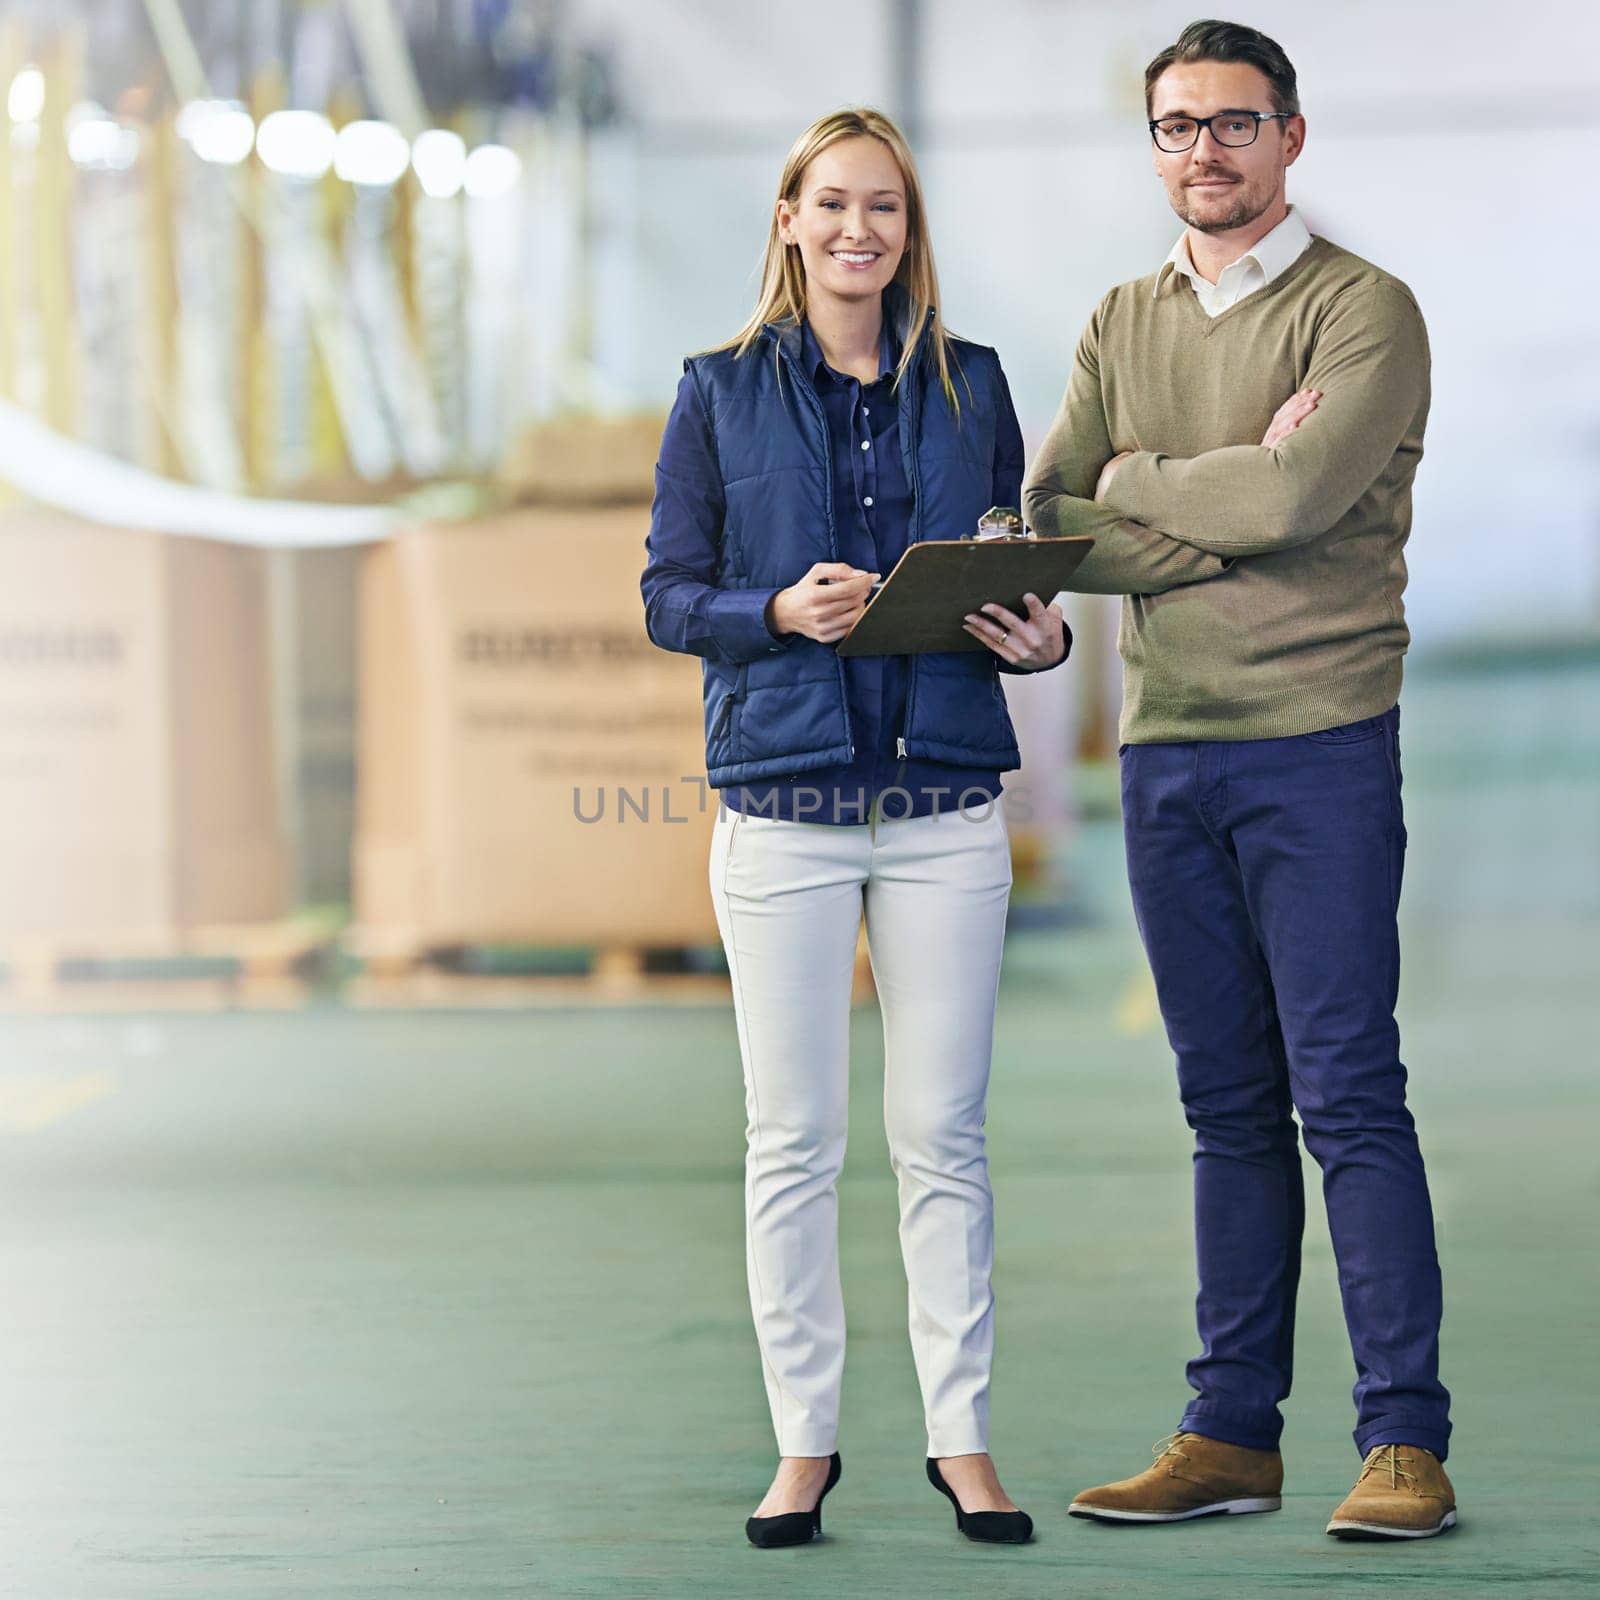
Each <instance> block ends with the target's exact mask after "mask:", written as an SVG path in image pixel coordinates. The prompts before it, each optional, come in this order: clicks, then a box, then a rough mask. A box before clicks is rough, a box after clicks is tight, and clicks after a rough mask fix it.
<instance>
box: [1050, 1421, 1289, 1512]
mask: <svg viewBox="0 0 1600 1600" xmlns="http://www.w3.org/2000/svg"><path fill="white" fill-rule="evenodd" d="M1155 1450H1156V1459H1155V1464H1154V1465H1153V1466H1150V1467H1148V1468H1146V1469H1145V1471H1143V1472H1141V1473H1140V1474H1139V1476H1138V1477H1136V1478H1124V1479H1122V1480H1121V1482H1119V1483H1107V1484H1103V1485H1102V1486H1101V1487H1100V1488H1098V1489H1085V1490H1084V1491H1083V1493H1082V1494H1080V1495H1079V1496H1078V1498H1077V1499H1076V1500H1074V1501H1073V1502H1072V1504H1071V1505H1070V1506H1068V1507H1067V1514H1068V1516H1073V1517H1094V1518H1096V1519H1098V1520H1099V1521H1102V1522H1185V1521H1187V1520H1188V1519H1189V1518H1190V1517H1213V1516H1219V1515H1223V1514H1228V1515H1232V1516H1238V1515H1240V1514H1241V1513H1243V1512H1247V1511H1276V1510H1277V1509H1278V1508H1279V1507H1280V1506H1281V1505H1282V1504H1283V1500H1282V1498H1281V1496H1282V1491H1283V1457H1282V1456H1281V1455H1279V1454H1278V1452H1277V1451H1276V1450H1246V1449H1245V1448H1244V1447H1243V1446H1242V1445H1237V1444H1224V1443H1223V1442H1222V1441H1221V1440H1220V1439H1208V1438H1206V1437H1205V1435H1204V1434H1199V1433H1175V1434H1173V1435H1171V1436H1170V1437H1169V1438H1166V1439H1163V1440H1162V1441H1161V1442H1160V1443H1159V1444H1158V1445H1157V1446H1156V1447H1155Z"/></svg>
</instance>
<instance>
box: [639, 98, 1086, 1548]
mask: <svg viewBox="0 0 1600 1600" xmlns="http://www.w3.org/2000/svg"><path fill="white" fill-rule="evenodd" d="M937 304H938V302H937V280H936V277H935V273H934V263H933V251H932V247H931V245H930V243H929V238H928V228H927V223H926V220H925V215H924V211H923V204H922V194H921V189H920V187H919V185H918V182H917V174H916V168H915V165H914V164H913V161H912V158H911V152H910V150H909V149H908V148H907V146H906V142H905V140H904V138H903V137H902V136H901V134H900V132H899V130H898V129H896V128H895V126H894V125H893V124H892V123H891V122H890V121H889V120H888V119H887V118H886V117H884V116H882V115H881V114H879V113H878V112H875V111H844V112H837V113H834V114H832V115H830V116H827V117H824V118H822V119H821V120H820V121H818V122H816V123H815V124H813V125H812V126H811V127H810V128H808V129H807V130H806V132H805V133H803V134H802V135H801V136H800V138H799V140H798V141H797V142H796V144H795V146H794V148H793V149H792V150H791V151H790V152H789V158H788V161H787V163H786V164H785V166H784V170H783V177H782V181H781V183H780V186H779V192H778V199H777V203H776V205H775V206H774V208H773V217H772V225H771V230H770V233H769V236H768V240H767V251H766V263H765V270H764V273H763V280H762V286H761V297H760V303H759V305H758V307H757V309H756V311H755V314H754V315H753V316H752V317H751V319H750V321H749V322H748V323H747V324H746V325H745V327H744V328H743V329H742V330H741V331H740V333H739V334H738V335H737V336H736V337H735V338H734V339H732V340H731V341H730V342H729V343H728V344H726V345H724V346H722V347H720V348H719V349H716V350H713V351H710V352H707V353H706V354H704V355H700V356H695V357H691V358H690V359H689V360H688V361H687V362H685V364H684V367H685V372H684V378H683V380H682V382H681V383H680V385H679V388H678V397H677V402H676V404H675V406H674V407H673V410H672V414H671V416H670V418H669V419H668V422H667V427H666V431H665V435H664V437H663V439H662V443H661V457H660V461H659V464H658V467H657V477H656V499H655V506H654V510H653V515H652V520H651V531H650V537H649V544H648V551H649V563H648V565H647V567H646V569H645V573H644V578H643V582H642V590H643V594H644V600H645V609H646V619H647V627H648V629H649V632H650V637H651V638H652V639H653V640H654V641H655V642H656V643H657V644H658V645H661V646H662V647H664V648H666V649H669V650H685V651H692V652H693V653H695V654H696V655H699V656H701V657H703V658H704V679H705V714H706V736H707V737H706V759H707V766H708V769H709V774H710V781H711V783H712V785H713V786H715V787H716V788H718V789H720V790H722V791H723V795H722V799H723V806H722V808H721V809H719V814H718V818H717V824H716V830H715V834H714V840H713V845H712V854H711V889H712V896H713V899H714V900H715V902H716V909H717V919H718V925H719V928H720V930H721V933H722V938H723V943H724V946H725V947H726V950H727V956H728V967H729V971H730V973H731V974H732V979H733V993H734V1004H735V1011H736V1015H737V1021H738V1030H739V1044H740V1052H741V1055H742V1057H743V1062H744V1074H745V1089H746V1110H747V1113H748V1131H747V1140H748V1148H747V1159H746V1181H745V1202H746V1219H747V1264H748V1271H749V1281H750V1298H751V1306H752V1309H753V1311H754V1315H755V1324H756V1335H757V1340H758V1343H759V1345H760V1349H761V1357H762V1366H763V1372H764V1376H765V1381H766V1388H767V1397H768V1401H769V1403H770V1406H771V1410H772V1421H773V1428H774V1430H775V1432H776V1434H777V1440H778V1451H779V1456H780V1461H779V1466H778V1472H777V1475H776V1477H775V1478H774V1479H773V1481H772V1486H771V1488H770V1489H768V1491H767V1494H766V1497H765V1499H763V1500H762V1502H761V1504H760V1505H759V1506H758V1507H757V1508H756V1513H755V1515H754V1516H753V1517H751V1518H750V1520H749V1521H748V1522H747V1524H746V1532H747V1534H748V1536H749V1538H750V1540H751V1542H752V1543H755V1544H757V1545H762V1546H772V1545H778V1544H797V1543H801V1542H803V1541H804V1540H807V1539H810V1538H812V1537H814V1536H815V1535H816V1534H817V1533H819V1532H820V1531H821V1503H822V1498H823V1496H824V1495H826V1494H827V1493H828V1491H829V1490H830V1489H831V1488H832V1487H833V1485H834V1484H835V1483H836V1482H837V1481H838V1477H839V1471H840V1459H839V1456H838V1453H837V1451H836V1449H835V1442H836V1435H837V1431H838V1420H839V1381H840V1375H841V1372H842V1369H843V1363H844V1310H843V1305H842V1302H841V1298H840V1289H839V1268H838V1250H837V1208H836V1192H835V1183H836V1180H837V1178H838V1175H839V1171H840V1168H841V1166H842V1163H843V1160H844V1148H845V1112H846V1101H847V1083H848V1062H847V1046H848V1031H849V1009H850V986H851V972H852V963H853V958H854V952H855V947H856V937H857V933H858V930H859V927H860V923H861V918H862V914H863V909H864V910H865V916H866V925H867V937H868V942H869V945H870V947H871V955H872V964H873V971H874V973H875V975H876V978H877V983H878V992H879V996H880V1000H881V1004H882V1009H883V1019H884V1047H885V1075H884V1121H885V1124H886V1130H887V1133H888V1139H889V1150H890V1158H891V1162H892V1165H893V1168H894V1171H895V1173H896V1175H897V1177H898V1180H899V1194H900V1237H901V1247H902V1252H903V1256H904V1260H905V1267H906V1277H907V1281H908V1284H909V1288H910V1308H911V1310H910V1319H911V1343H912V1350H913V1354H914V1357H915V1361H916V1367H917V1375H918V1378H919V1380H920V1383H921V1386H922V1394H923V1401H924V1409H925V1413H926V1422H927V1430H928V1461H927V1474H928V1477H929V1480H930V1482H932V1483H933V1485H934V1487H935V1488H937V1489H939V1490H940V1492H941V1493H943V1494H945V1495H946V1496H947V1497H948V1498H950V1499H951V1500H952V1502H953V1503H954V1504H955V1506H956V1521H957V1525H958V1527H960V1528H961V1529H962V1531H963V1532H965V1533H966V1534H967V1535H968V1536H969V1537H972V1538H976V1539H983V1540H989V1541H1003V1542H1009V1543H1016V1542H1021V1541H1023V1540H1025V1539H1027V1538H1028V1537H1029V1536H1030V1534H1031V1531H1032V1523H1031V1521H1030V1520H1029V1518H1028V1517H1027V1515H1026V1513H1024V1512H1021V1511H1018V1510H1017V1508H1016V1506H1015V1505H1014V1504H1013V1503H1012V1502H1011V1500H1010V1499H1008V1498H1007V1496H1006V1494H1005V1491H1004V1490H1003V1489H1002V1488H1001V1487H1000V1482H999V1479H998V1477H997V1476H996V1474H995V1470H994V1466H993V1464H992V1462H991V1461H990V1459H989V1455H988V1438H987V1426H988V1392H989V1367H990V1357H991V1351H992V1346H993V1296H992V1294H991V1291H990V1283H989V1280H990V1267H991V1258H992V1254H993V1243H992V1242H993V1218H992V1202H991V1197H990V1190H989V1178H988V1169H987V1165H986V1161H985V1157H984V1136H983V1119H984V1097H985V1093H986V1089H987V1085H988V1076H989V1060H990V1051H991V1046H992V1038H993V1028H994V1008H995V994H996V988H997V984H998V980H999V968H1000V947H1001V941H1002V938H1003V935H1004V930H1005V918H1006V905H1007V899H1008V896H1009V892H1010V886H1011V864H1010V852H1009V848H1008V843H1007V838H1006V831H1005V824H1004V821H1003V818H1002V816H1001V813H1000V810H999V807H998V805H997V803H996V802H997V798H998V796H999V793H1000V773H1001V772H1002V771H1003V770H1006V769H1009V768H1012V767H1015V766H1016V765H1017V763H1018V754H1017V747H1016V738H1015V735H1014V733H1013V731H1012V727H1011V722H1010V718H1009V717H1008V715H1007V713H1006V707H1005V700H1004V697H1003V696H1002V694H1001V691H1000V684H999V680H998V677H997V672H998V671H999V670H1002V669H1004V670H1011V671H1033V670H1038V669H1041V668H1046V667H1051V666H1054V665H1056V664H1057V663H1058V662H1060V661H1062V660H1064V659H1065V656H1066V652H1067V648H1068V644H1069V640H1068V638H1067V635H1066V632H1065V629H1064V626H1063V623H1062V619H1061V612H1060V609H1059V607H1056V606H1053V605H1052V606H1050V607H1048V608H1047V607H1045V606H1044V605H1043V604H1042V603H1041V602H1040V601H1039V599H1038V597H1036V596H1033V595H1029V596H1028V600H1027V604H1028V615H1027V616H1026V617H1019V616H1015V615H1013V614H1012V613H1011V612H1009V611H1007V610H1005V609H1004V608H1003V607H1000V606H998V605H989V606H985V607H984V608H983V613H982V614H980V613H973V614H972V615H970V616H969V617H968V618H967V621H966V627H967V631H968V632H970V633H971V634H973V636H974V637H975V638H978V639H980V640H982V641H983V642H984V643H985V644H986V645H987V646H988V648H989V652H990V653H988V654H986V653H984V652H982V651H978V650H973V651H968V652H947V653H938V654H926V655H920V656H911V657H872V656H857V657H840V656H839V655H838V654H837V653H836V650H835V646H836V644H837V642H838V641H839V640H840V639H841V638H842V637H843V636H844V635H845V633H846V632H848V630H849V629H850V628H851V627H852V626H853V624H854V623H855V621H856V619H857V618H858V617H859V616H860V615H861V612H862V610H863V608H864V606H865V603H866V599H867V596H868V592H869V589H870V586H871V584H872V583H873V582H874V581H875V580H876V579H877V578H878V577H879V576H880V575H881V574H883V573H887V572H889V571H890V570H891V569H892V567H893V565H894V563H895V561H896V560H898V558H899V556H900V554H901V553H902V552H903V551H904V549H905V548H906V546H907V545H908V544H909V543H910V542H912V541H913V540H916V539H920V538H923V537H925V536H926V537H933V538H953V537H957V536H959V535H960V534H962V533H970V532H971V531H972V530H973V529H974V527H975V526H976V523H977V520H978V518H979V516H980V515H981V514H982V513H983V511H984V510H985V509H986V508H987V507H989V506H990V505H991V504H993V503H996V502H999V503H1003V504H1008V505H1015V504H1017V503H1018V497H1019V493H1020V488H1021V479H1022V469H1023V456H1022V438H1021V433H1020V430H1019V429H1018V427H1017V421H1016V416H1015V413H1014V412H1013V410H1012V406H1011V398H1010V394H1009V392H1008V390H1007V388H1006V382H1005V377H1004V375H1003V374H1002V372H1001V370H1000V363H999V360H998V358H997V357H996V356H995V354H994V352H993V351H992V350H988V349H985V348H983V347H981V346H978V345H973V344H968V343H966V342H964V341H962V340H958V339H955V338H954V337H953V336H951V335H950V334H948V333H947V332H946V331H945V329H944V326H943V324H942V322H941V321H940V318H939V312H938V309H937Z"/></svg>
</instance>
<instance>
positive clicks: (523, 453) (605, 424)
mask: <svg viewBox="0 0 1600 1600" xmlns="http://www.w3.org/2000/svg"><path fill="white" fill-rule="evenodd" d="M666 420H667V419H666V417H665V416H664V415H663V414H661V413H659V412H651V413H648V414H645V415H642V416H636V417H617V418H610V419H605V418H596V417H573V418H567V419H558V420H556V421H552V422H541V423H539V424H538V425H537V426H536V427H533V428H530V429H528V431H527V432H526V433H524V434H523V435H522V437H521V438H520V439H518V440H517V442H516V443H515V444H514V445H513V446H512V447H511V449H510V450H509V451H508V452H507V453H506V457H505V462H504V464H503V465H502V467H501V468H500V474H499V487H500V488H501V490H502V492H503V493H504V494H505V495H506V497H507V498H508V499H510V500H512V501H515V502H516V503H518V504H520V505H566V506H571V505H586V506H597V505H637V504H645V505H648V504H649V502H650V500H651V498H652V496H653V495H654V494H655V486H656V457H657V456H658V455H659V454H660V453H661V430H662V429H663V428H664V427H665V426H666Z"/></svg>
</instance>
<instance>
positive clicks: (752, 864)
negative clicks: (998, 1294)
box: [711, 803, 1011, 1456]
mask: <svg viewBox="0 0 1600 1600" xmlns="http://www.w3.org/2000/svg"><path fill="white" fill-rule="evenodd" d="M1010 891H1011V855H1010V850H1009V846H1008V842H1007V837H1006V827H1005V820H1004V816H1003V813H1002V812H1001V810H1000V808H999V806H998V805H992V806H991V805H989V804H987V803H984V804H981V805H979V806H977V807H975V808H973V809H971V810H968V811H966V812H958V811H956V810H954V809H950V810H946V811H944V812H943V813H941V814H940V815H937V816H931V817H918V818H912V819H909V820H900V821H886V820H875V821H873V822H871V823H868V824H864V825H861V826H843V827H835V826H829V825H826V824H822V823H809V822H780V821H776V820H774V819H772V818H770V817H762V816H757V815H741V814H740V813H738V812H734V811H728V810H723V811H721V812H720V814H719V816H718V818H717V824H716V829H715V832H714V834H713V838H712V846H711V893H712V898H713V900H714V901H715V903H716V910H717V921H718V925H719V927H720V929H721V932H722V940H723V944H724V946H725V948H726V950H727V953H728V967H729V970H730V972H731V973H732V977H733V996H734V1008H735V1011H736V1013H737V1017H738V1025H739V1048H740V1052H741V1054H742V1056H743V1058H744V1078H745V1106H746V1111H747V1119H748V1126H747V1129H746V1140H747V1151H746V1161H745V1216H746V1243H747V1265H748V1270H749V1278H750V1303H751V1309H752V1310H753V1312H754V1314H755V1324H756V1338H757V1340H758V1342H759V1344H760V1347H761V1360H762V1368H763V1373H764V1376H765V1379H766V1387H767V1400H768V1403H769V1405H770V1406H771V1408H772V1424H773V1428H774V1431H775V1432H776V1433H777V1436H778V1452H779V1454H780V1455H786V1456H825V1455H829V1454H831V1453H832V1451H833V1450H834V1448H835V1442H836V1438H837V1434H838V1426H839V1381H840V1377H841V1375H842V1372H843V1367H844V1303H843V1299H842V1297H841V1294H840V1288H839V1250H838V1196H837V1191H836V1187H835V1186H836V1183H837V1180H838V1177H839V1171H840V1168H841V1167H842V1166H843V1164H844V1148H845V1122H846V1108H847V1104H848V1085H849V1060H848V1051H849V1034H850V986H851V974H852V969H853V966H854V957H855V949H856V939H857V935H858V934H859V932H860V927H861V917H862V910H863V904H864V906H865V912H866V923H867V940H868V943H869V945H870V948H871V954H872V970H873V974H874V977H875V978H876V980H877V987H878V996H879V1003H880V1005H881V1007H882V1010H883V1039H884V1058H885V1059H884V1084H883V1115H884V1126H885V1131H886V1132H887V1134H888V1140H889V1157H890V1162H891V1165H892V1166H893V1169H894V1172H895V1176H896V1178H897V1179H898V1181H899V1194H900V1248H901V1254H902V1257H903V1259H904V1261H905V1269H906V1281H907V1285H908V1287H909V1290H910V1311H911V1348H912V1353H913V1356H914V1358H915V1361H916V1367H917V1377H918V1380H919V1382H920V1383H921V1386H922V1399H923V1409H924V1413H925V1416H926V1421H927V1429H928V1454H929V1455H932V1456H951V1455H966V1454H970V1453H972V1452H975V1451H984V1450H987V1449H988V1447H989V1446H988V1422H989V1367H990V1360H991V1356H992V1352H993V1348H994V1296H993V1293H992V1292H991V1290H990V1286H989V1278H990V1271H991V1267H992V1263H993V1257H994V1207H993V1199H992V1197H991V1194H990V1190H989V1168H988V1162H987V1159H986V1157H985V1154H984V1135H983V1120H984V1096H985V1094H986V1092H987V1089H988V1083H989V1060H990V1054H991V1051H992V1048H993V1042H994V1012H995V996H996V991H997V989H998V986H999V979H1000V949H1001V944H1002V941H1003V938H1004V933H1005V919H1006V905H1007V901H1008V900H1009V898H1010Z"/></svg>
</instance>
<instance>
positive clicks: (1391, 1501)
mask: <svg viewBox="0 0 1600 1600" xmlns="http://www.w3.org/2000/svg"><path fill="white" fill-rule="evenodd" d="M1455 1525H1456V1492H1455V1490H1454V1489H1452V1488H1451V1487H1450V1480H1449V1479H1448V1478H1447V1477H1446V1476H1445V1474H1444V1466H1443V1464H1442V1463H1441V1462H1440V1460H1439V1458H1438V1456H1436V1455H1435V1454H1434V1453H1433V1452H1432V1451H1431V1450H1424V1449H1423V1448H1422V1446H1421V1445H1416V1444H1380V1445H1379V1446H1377V1448H1376V1449H1374V1450H1370V1451H1368V1453H1367V1459H1366V1462H1365V1464H1364V1465H1363V1466H1362V1468H1361V1476H1360V1477H1359V1478H1357V1479H1356V1486H1355V1488H1353V1489H1352V1490H1351V1491H1350V1494H1349V1497H1348V1498H1347V1499H1346V1500H1345V1503H1344V1504H1343V1505H1342V1506H1340V1507H1339V1509H1338V1510H1337V1511H1335V1512H1334V1514H1333V1521H1332V1522H1330V1523H1329V1524H1328V1532H1329V1533H1331V1534H1333V1535H1334V1537H1335V1538H1338V1539H1431V1538H1432V1537H1433V1535H1434V1534H1436V1533H1443V1532H1444V1530H1445V1529H1446V1528H1453V1527H1455Z"/></svg>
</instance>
